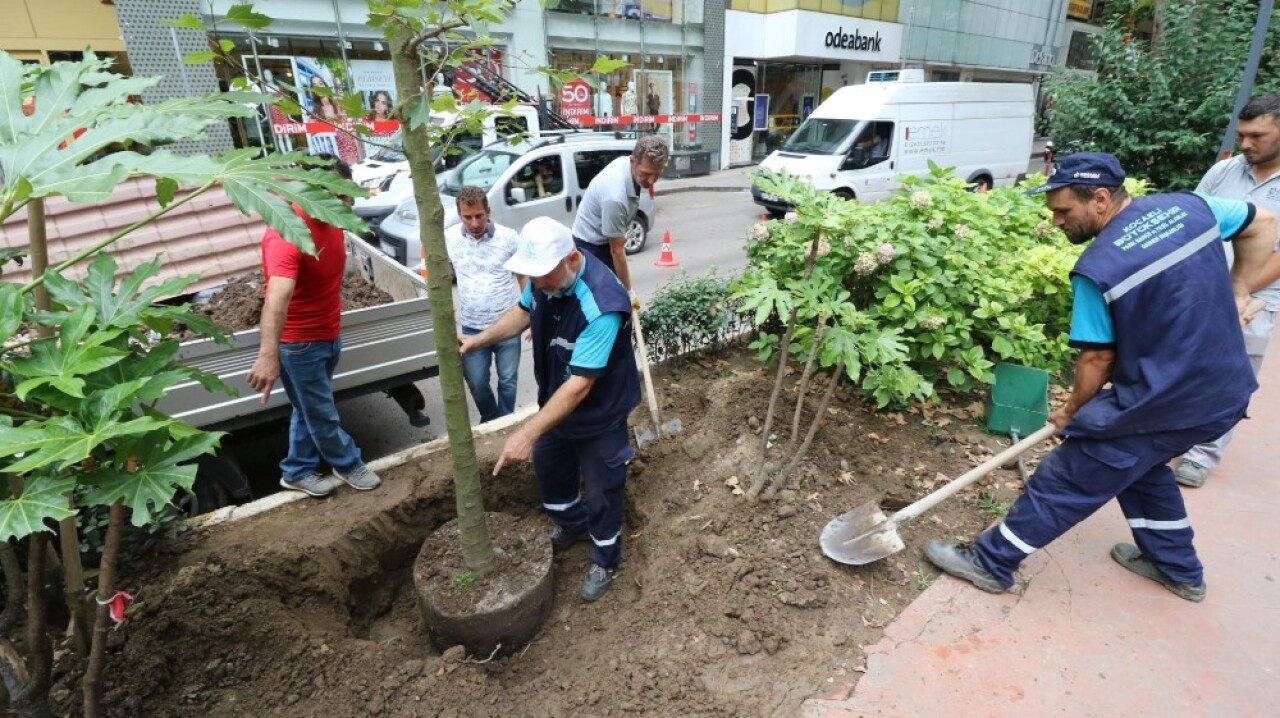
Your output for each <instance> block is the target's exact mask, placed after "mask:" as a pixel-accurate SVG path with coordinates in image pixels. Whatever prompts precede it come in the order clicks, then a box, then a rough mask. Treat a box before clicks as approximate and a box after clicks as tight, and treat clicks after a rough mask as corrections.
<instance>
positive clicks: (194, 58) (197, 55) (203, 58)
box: [182, 50, 217, 65]
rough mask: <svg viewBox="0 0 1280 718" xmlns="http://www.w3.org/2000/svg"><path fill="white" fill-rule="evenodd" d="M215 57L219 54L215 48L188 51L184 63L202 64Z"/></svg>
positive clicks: (183, 58)
mask: <svg viewBox="0 0 1280 718" xmlns="http://www.w3.org/2000/svg"><path fill="white" fill-rule="evenodd" d="M215 57H217V55H216V54H214V52H213V50H195V51H193V52H188V53H187V54H186V55H183V57H182V64H184V65H201V64H204V63H206V62H209V61H211V60H213V58H215Z"/></svg>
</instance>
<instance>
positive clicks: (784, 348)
mask: <svg viewBox="0 0 1280 718" xmlns="http://www.w3.org/2000/svg"><path fill="white" fill-rule="evenodd" d="M821 239H822V233H821V232H814V233H813V242H811V243H810V244H809V253H808V254H807V255H805V258H804V278H805V279H806V280H807V279H808V278H809V277H811V276H813V264H814V262H815V261H816V260H817V258H818V242H819V241H820V240H821ZM799 313H800V307H799V305H796V306H795V307H792V309H791V317H790V319H788V320H787V330H786V331H785V332H783V334H782V341H781V342H780V343H779V344H778V373H777V375H776V376H775V377H774V379H773V393H772V394H770V395H769V410H768V411H767V412H766V413H765V415H764V432H763V433H764V440H763V441H761V442H760V446H761V449H760V456H761V460H760V470H759V471H757V472H756V477H755V480H753V481H752V482H751V486H750V487H749V488H748V489H747V500H748V501H752V502H754V501H755V500H756V498H757V497H758V496H760V490H761V489H763V488H764V485H765V482H766V481H768V480H769V469H768V466H769V462H768V461H766V460H765V459H767V458H768V456H769V432H770V431H772V430H773V415H774V411H775V410H777V408H778V396H779V395H780V394H781V393H782V382H783V381H784V380H785V379H786V377H787V358H788V357H789V356H790V347H791V337H792V336H793V335H794V334H795V331H796V317H797V316H798V315H799Z"/></svg>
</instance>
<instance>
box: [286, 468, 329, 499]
mask: <svg viewBox="0 0 1280 718" xmlns="http://www.w3.org/2000/svg"><path fill="white" fill-rule="evenodd" d="M280 485H281V486H283V487H284V488H286V489H289V490H290V491H301V492H302V493H304V494H306V495H307V496H315V497H321V496H328V495H329V494H332V493H333V490H334V489H335V488H337V487H336V486H335V485H334V482H333V481H330V480H329V477H327V476H321V475H320V474H312V475H310V476H307V477H305V478H301V479H298V480H297V481H290V480H288V479H286V478H283V477H282V478H281V479H280Z"/></svg>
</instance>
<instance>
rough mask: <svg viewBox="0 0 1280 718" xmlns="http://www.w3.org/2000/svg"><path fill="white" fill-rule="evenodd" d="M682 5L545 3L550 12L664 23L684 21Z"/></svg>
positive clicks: (655, 0)
mask: <svg viewBox="0 0 1280 718" xmlns="http://www.w3.org/2000/svg"><path fill="white" fill-rule="evenodd" d="M694 1H695V2H696V1H697V0H694ZM698 4H700V2H699V3H698ZM684 5H685V0H547V3H546V7H547V10H549V11H551V12H563V13H571V14H575V15H599V16H600V17H602V18H608V19H618V20H644V21H646V22H666V23H670V22H674V23H680V22H685V19H684V17H683V15H684V12H683V11H684Z"/></svg>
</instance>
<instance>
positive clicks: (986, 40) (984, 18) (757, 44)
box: [721, 0, 1076, 167]
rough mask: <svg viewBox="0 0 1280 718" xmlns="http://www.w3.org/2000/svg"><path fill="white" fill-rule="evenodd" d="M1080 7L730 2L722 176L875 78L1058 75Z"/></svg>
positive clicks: (988, 0) (1046, 0)
mask: <svg viewBox="0 0 1280 718" xmlns="http://www.w3.org/2000/svg"><path fill="white" fill-rule="evenodd" d="M1073 2H1076V0H1040V1H1039V2H1025V0H730V2H729V6H728V8H727V10H726V18H725V38H726V39H725V70H724V74H723V80H722V81H723V83H724V87H725V103H724V105H723V108H724V109H723V114H724V117H725V118H726V129H725V131H724V134H723V136H722V137H721V156H722V158H723V160H722V166H725V167H728V166H734V165H744V164H754V163H756V162H759V161H760V160H761V159H763V158H764V157H765V156H766V155H768V153H769V152H772V151H773V150H774V149H775V148H776V147H777V146H778V145H779V144H781V142H782V141H783V140H785V139H786V137H787V136H789V135H790V133H791V132H792V131H794V129H795V128H796V127H797V126H798V125H799V124H800V122H802V121H803V120H804V118H805V117H806V116H807V115H808V113H809V112H812V111H813V108H814V107H816V106H817V105H818V104H820V103H821V102H822V100H823V99H825V98H826V97H827V96H829V95H830V94H831V93H832V92H834V91H835V90H836V89H839V88H840V87H843V86H845V85H854V84H861V83H863V82H866V81H867V76H868V74H869V73H872V72H893V71H895V70H902V69H920V70H923V74H924V78H925V80H928V81H933V82H948V81H950V82H1027V83H1033V84H1038V83H1039V80H1040V78H1041V77H1043V76H1044V75H1046V74H1048V73H1050V72H1052V71H1053V70H1054V69H1055V68H1056V67H1058V66H1060V65H1062V63H1063V61H1064V59H1065V56H1066V47H1065V43H1066V42H1067V25H1066V16H1067V12H1068V9H1069V4H1071V3H1073Z"/></svg>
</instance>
